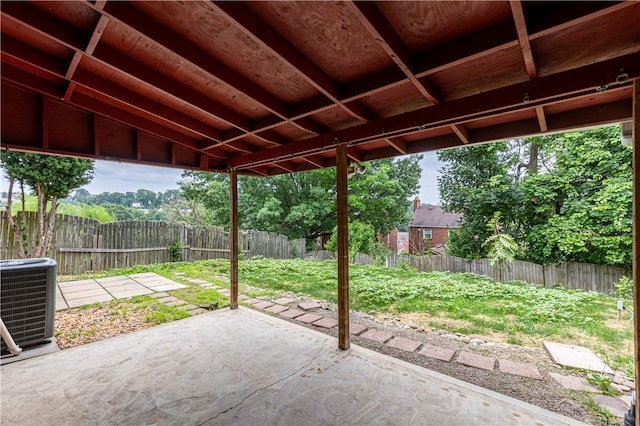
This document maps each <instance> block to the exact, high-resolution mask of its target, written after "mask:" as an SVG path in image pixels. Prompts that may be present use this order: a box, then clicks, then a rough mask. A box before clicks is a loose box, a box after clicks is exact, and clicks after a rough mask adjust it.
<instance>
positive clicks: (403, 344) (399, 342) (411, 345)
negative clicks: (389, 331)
mask: <svg viewBox="0 0 640 426" xmlns="http://www.w3.org/2000/svg"><path fill="white" fill-rule="evenodd" d="M386 345H387V346H391V347H392V348H397V349H401V350H403V351H407V352H414V351H415V350H416V349H418V348H419V347H420V345H422V342H418V341H416V340H411V339H406V338H404V337H394V338H393V339H392V340H390V341H388V342H387V343H386Z"/></svg>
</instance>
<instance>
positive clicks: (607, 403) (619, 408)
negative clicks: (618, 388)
mask: <svg viewBox="0 0 640 426" xmlns="http://www.w3.org/2000/svg"><path fill="white" fill-rule="evenodd" d="M593 399H595V400H596V402H597V403H598V405H599V406H601V407H603V408H606V409H607V410H609V411H610V412H611V414H613V415H614V416H616V417H624V415H625V413H626V412H627V411H628V410H629V408H628V407H627V405H626V404H625V403H624V402H622V400H621V399H619V398H615V397H613V396H608V395H594V396H593Z"/></svg>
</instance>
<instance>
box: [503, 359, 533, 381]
mask: <svg viewBox="0 0 640 426" xmlns="http://www.w3.org/2000/svg"><path fill="white" fill-rule="evenodd" d="M498 367H499V368H500V371H501V372H503V373H507V374H513V375H514V376H522V377H528V378H531V379H536V380H542V374H540V370H538V367H536V366H535V365H533V364H523V363H521V362H515V361H509V360H507V359H499V360H498Z"/></svg>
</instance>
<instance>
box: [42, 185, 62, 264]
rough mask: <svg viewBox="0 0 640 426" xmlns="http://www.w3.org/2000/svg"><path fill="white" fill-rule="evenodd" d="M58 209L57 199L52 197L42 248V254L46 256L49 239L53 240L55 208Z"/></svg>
mask: <svg viewBox="0 0 640 426" xmlns="http://www.w3.org/2000/svg"><path fill="white" fill-rule="evenodd" d="M57 209H58V199H57V197H55V196H54V197H53V199H52V200H51V211H50V212H49V217H48V224H47V236H46V238H45V241H44V246H43V248H42V256H46V255H47V252H48V251H49V249H50V248H51V240H53V230H54V228H55V224H56V210H57Z"/></svg>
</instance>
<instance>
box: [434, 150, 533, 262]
mask: <svg viewBox="0 0 640 426" xmlns="http://www.w3.org/2000/svg"><path fill="white" fill-rule="evenodd" d="M512 148H513V147H512ZM438 159H439V160H440V161H442V162H444V163H445V166H444V167H443V168H442V170H441V171H440V173H441V176H440V177H439V178H438V189H439V191H440V198H441V200H442V202H443V207H444V208H445V210H447V211H450V212H456V213H462V215H463V217H462V223H461V227H460V230H459V231H457V232H455V233H453V234H452V235H451V237H450V238H449V241H448V242H447V253H448V254H450V255H452V256H459V257H465V258H468V259H472V258H481V257H484V256H486V254H487V249H488V248H487V247H486V246H483V242H484V241H485V240H486V239H487V238H488V237H489V236H490V235H491V233H490V231H489V230H488V229H487V223H488V222H489V221H490V220H492V219H493V217H494V214H495V213H496V212H502V218H503V226H504V230H505V232H506V233H509V234H512V235H514V236H515V235H517V233H518V232H519V227H518V223H519V216H520V205H521V203H520V200H521V195H520V192H521V191H520V188H519V186H518V183H519V176H518V175H517V174H514V173H510V171H513V170H517V165H518V164H519V163H520V159H519V157H518V155H517V154H516V153H515V152H514V151H513V150H510V149H509V144H508V143H507V142H496V143H493V144H485V145H477V146H470V147H463V148H457V149H450V150H445V151H439V152H438Z"/></svg>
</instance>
